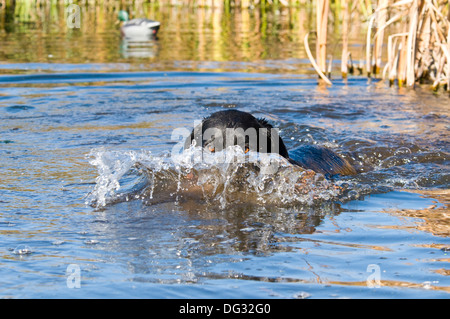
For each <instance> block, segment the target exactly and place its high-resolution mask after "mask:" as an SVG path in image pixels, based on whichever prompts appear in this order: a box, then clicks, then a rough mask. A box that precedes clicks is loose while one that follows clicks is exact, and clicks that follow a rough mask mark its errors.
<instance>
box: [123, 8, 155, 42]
mask: <svg viewBox="0 0 450 319" xmlns="http://www.w3.org/2000/svg"><path fill="white" fill-rule="evenodd" d="M119 20H120V21H123V25H122V26H121V27H120V33H121V34H122V36H124V37H126V38H136V37H139V38H141V37H150V36H156V34H157V33H158V30H159V27H160V25H161V24H160V23H159V22H158V21H154V20H150V19H144V18H139V19H132V20H128V13H127V12H126V11H123V10H121V11H120V12H119Z"/></svg>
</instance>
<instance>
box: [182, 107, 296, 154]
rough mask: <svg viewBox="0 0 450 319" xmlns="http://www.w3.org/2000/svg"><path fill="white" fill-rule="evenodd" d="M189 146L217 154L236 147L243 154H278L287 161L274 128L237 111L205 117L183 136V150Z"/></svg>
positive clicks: (283, 147)
mask: <svg viewBox="0 0 450 319" xmlns="http://www.w3.org/2000/svg"><path fill="white" fill-rule="evenodd" d="M192 143H195V145H197V146H199V145H201V146H202V147H203V148H205V149H206V150H208V151H209V152H219V151H221V150H223V149H224V148H226V147H228V146H232V145H239V146H240V147H241V148H242V149H243V150H244V152H246V153H247V152H248V151H250V150H251V151H256V152H261V153H278V154H280V155H281V156H283V157H285V158H289V155H288V152H287V149H286V146H285V145H284V143H283V140H282V139H281V137H280V136H279V134H278V129H276V128H274V127H273V126H272V125H270V124H269V123H268V122H267V121H266V120H265V119H257V118H255V117H254V116H253V115H251V114H249V113H246V112H242V111H238V110H226V111H219V112H216V113H213V114H211V115H210V116H209V117H207V118H205V119H204V120H203V121H202V123H201V124H200V125H198V126H196V127H195V128H194V130H193V131H192V133H191V135H190V136H188V137H187V139H186V141H185V144H184V147H185V149H187V148H189V147H190V146H191V145H192Z"/></svg>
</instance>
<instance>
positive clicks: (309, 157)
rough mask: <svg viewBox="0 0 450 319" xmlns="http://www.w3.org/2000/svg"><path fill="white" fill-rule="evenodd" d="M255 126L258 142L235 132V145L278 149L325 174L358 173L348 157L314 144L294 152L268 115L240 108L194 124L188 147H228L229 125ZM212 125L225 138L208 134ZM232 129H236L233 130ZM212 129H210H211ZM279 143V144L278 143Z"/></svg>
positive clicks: (234, 126)
mask: <svg viewBox="0 0 450 319" xmlns="http://www.w3.org/2000/svg"><path fill="white" fill-rule="evenodd" d="M227 128H228V129H242V130H243V131H246V130H248V129H249V128H252V129H255V130H256V131H257V132H258V133H259V134H257V135H256V138H257V143H256V145H252V144H254V143H249V142H250V139H249V136H247V135H245V134H240V133H237V134H236V133H233V134H234V135H233V136H228V138H229V139H230V141H231V139H232V138H233V139H234V140H233V141H231V143H232V144H233V145H241V146H242V147H243V148H244V150H245V151H247V150H256V151H258V152H267V153H278V154H280V155H281V156H283V157H285V158H287V159H288V160H289V161H290V162H291V163H292V164H295V165H299V166H301V167H303V168H305V169H311V170H313V171H315V172H318V173H322V174H324V175H325V176H328V177H330V176H334V175H353V174H356V171H355V169H354V168H353V166H352V165H350V163H348V162H347V161H346V160H345V159H344V158H342V157H340V156H339V155H338V154H336V153H335V152H333V151H332V150H330V149H328V148H325V147H321V146H313V145H305V146H301V147H299V148H296V149H294V150H292V151H291V154H290V155H291V156H289V153H288V151H287V148H286V146H285V145H284V142H283V140H282V139H281V137H280V136H272V132H271V131H272V130H271V129H272V128H273V126H272V125H271V124H269V123H268V122H267V120H266V119H257V118H255V117H254V116H253V115H251V114H249V113H246V112H242V111H238V110H226V111H219V112H216V113H213V114H211V115H210V116H209V117H207V118H205V119H203V121H202V123H201V124H200V125H198V126H197V127H195V128H194V130H193V131H192V133H191V135H190V136H189V137H188V138H187V139H186V141H185V144H184V147H185V148H189V147H190V146H191V145H192V142H193V141H195V143H196V145H201V146H202V147H203V148H206V149H209V150H210V151H213V152H217V151H220V150H222V149H223V148H224V147H226V141H227V130H226V129H227ZM208 129H216V130H218V131H215V132H220V133H221V134H219V135H221V136H222V139H220V138H217V136H216V135H217V134H216V135H211V136H208V134H205V132H207V130H208ZM230 132H236V131H233V130H231V131H230ZM207 133H208V132H207ZM276 144H278V148H277V147H276V146H277V145H276Z"/></svg>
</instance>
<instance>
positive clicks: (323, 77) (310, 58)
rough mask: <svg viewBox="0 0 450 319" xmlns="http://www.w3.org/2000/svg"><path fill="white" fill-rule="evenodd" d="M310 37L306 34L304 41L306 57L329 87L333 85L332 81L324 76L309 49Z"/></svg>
mask: <svg viewBox="0 0 450 319" xmlns="http://www.w3.org/2000/svg"><path fill="white" fill-rule="evenodd" d="M308 37H309V33H306V35H305V39H304V40H303V43H304V45H305V51H306V55H307V56H308V58H309V61H310V62H311V64H312V66H313V67H314V69H315V70H316V72H317V73H318V74H319V76H320V77H321V78H322V79H323V80H324V81H325V82H326V83H327V84H328V85H332V83H331V81H330V80H329V79H328V78H327V77H326V75H325V74H323V72H322V71H321V70H320V67H319V66H318V65H317V63H316V61H315V60H314V57H313V56H312V54H311V50H310V49H309V44H308Z"/></svg>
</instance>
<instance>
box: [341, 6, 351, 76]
mask: <svg viewBox="0 0 450 319" xmlns="http://www.w3.org/2000/svg"><path fill="white" fill-rule="evenodd" d="M348 1H349V0H342V3H341V5H342V12H343V16H342V58H341V73H342V77H343V78H346V77H347V74H348V62H347V61H348V56H349V52H348V26H349V20H350V14H349V12H348Z"/></svg>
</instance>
